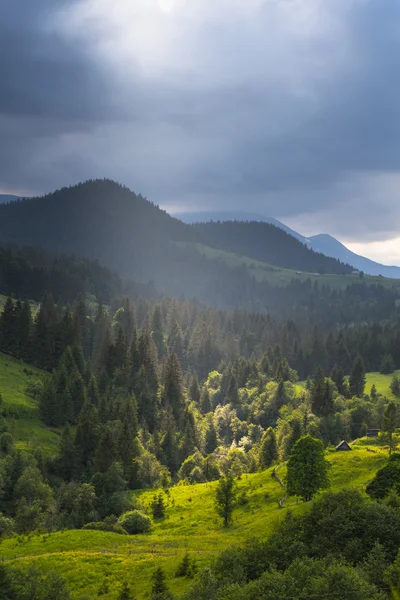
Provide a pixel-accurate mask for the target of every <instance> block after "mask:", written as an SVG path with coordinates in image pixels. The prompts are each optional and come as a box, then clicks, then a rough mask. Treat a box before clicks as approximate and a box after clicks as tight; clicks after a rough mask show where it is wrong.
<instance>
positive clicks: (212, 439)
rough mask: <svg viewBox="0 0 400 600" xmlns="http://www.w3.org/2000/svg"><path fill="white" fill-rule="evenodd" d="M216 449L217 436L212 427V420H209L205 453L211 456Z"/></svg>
mask: <svg viewBox="0 0 400 600" xmlns="http://www.w3.org/2000/svg"><path fill="white" fill-rule="evenodd" d="M217 448H218V435H217V432H216V429H215V427H214V423H213V421H212V419H210V423H209V425H208V428H207V431H206V445H205V453H206V454H207V455H208V454H212V453H213V452H214V450H216V449H217Z"/></svg>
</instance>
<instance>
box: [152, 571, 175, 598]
mask: <svg viewBox="0 0 400 600" xmlns="http://www.w3.org/2000/svg"><path fill="white" fill-rule="evenodd" d="M152 580H153V585H152V588H151V600H171V599H172V594H171V592H170V591H169V590H168V586H167V583H166V577H165V573H164V571H163V569H162V568H161V567H158V568H157V569H156V570H155V572H154V573H153V577H152Z"/></svg>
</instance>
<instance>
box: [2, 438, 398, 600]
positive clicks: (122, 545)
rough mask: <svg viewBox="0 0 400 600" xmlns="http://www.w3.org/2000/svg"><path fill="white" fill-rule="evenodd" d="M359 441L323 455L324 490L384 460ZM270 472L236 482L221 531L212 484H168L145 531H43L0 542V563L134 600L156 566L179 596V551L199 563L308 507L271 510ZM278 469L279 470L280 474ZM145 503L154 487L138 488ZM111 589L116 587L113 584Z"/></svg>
mask: <svg viewBox="0 0 400 600" xmlns="http://www.w3.org/2000/svg"><path fill="white" fill-rule="evenodd" d="M367 448H368V446H363V445H360V446H359V447H355V449H354V450H353V451H352V452H349V453H345V452H343V453H333V454H330V455H328V459H329V461H330V462H331V464H332V471H331V487H332V489H333V490H335V491H336V490H340V489H343V488H344V487H349V486H350V487H357V488H361V489H364V488H365V486H366V484H367V483H368V482H369V481H370V480H371V479H372V477H373V476H374V474H375V473H376V471H377V470H378V469H379V468H381V467H382V466H383V464H385V462H386V460H387V450H385V451H384V450H383V449H379V448H376V447H374V450H375V452H369V451H368V450H367ZM272 472H273V471H272V469H269V470H267V471H264V472H262V473H256V474H250V475H244V476H242V477H241V478H240V480H239V481H238V487H239V496H240V495H242V494H243V493H245V498H246V503H243V504H242V505H241V506H239V507H238V508H237V510H236V511H235V513H234V515H235V518H234V524H233V527H232V528H230V529H228V530H224V529H223V528H222V527H221V523H220V520H219V519H218V518H217V517H216V515H215V512H214V506H213V504H214V490H215V486H216V483H215V482H212V483H206V484H197V485H192V486H176V487H173V488H171V489H170V490H169V494H168V496H167V509H166V517H165V519H163V520H161V521H158V522H156V523H155V524H154V528H153V531H152V532H151V533H150V534H145V535H136V536H122V535H118V534H115V533H107V532H98V531H65V532H58V533H52V534H46V535H43V536H42V535H38V536H32V535H31V536H29V538H28V537H21V536H19V537H15V538H12V539H9V540H4V541H3V543H2V545H1V550H0V555H1V556H2V557H3V558H4V560H5V562H6V563H10V564H11V565H14V566H18V567H24V568H26V567H27V566H28V565H30V564H34V565H36V566H38V567H40V569H42V570H43V571H48V570H49V569H55V570H56V571H57V572H58V573H61V574H62V575H63V576H64V577H65V578H66V580H67V583H68V586H69V588H70V590H71V594H72V598H73V600H77V599H78V598H80V597H82V596H83V595H89V597H95V596H96V595H97V591H98V589H99V587H100V585H101V584H102V583H103V581H104V579H105V578H106V579H107V581H108V583H109V588H110V593H109V594H106V595H104V596H103V597H104V598H105V599H107V598H114V597H115V593H114V591H115V588H116V587H117V586H119V585H120V583H121V580H123V579H124V578H126V579H127V580H128V582H129V583H130V584H131V585H132V588H133V589H134V590H135V592H136V593H137V595H138V598H139V599H140V600H142V599H143V600H144V599H145V598H148V597H149V590H150V585H151V583H150V580H151V575H152V573H153V571H154V569H155V568H156V567H158V566H162V567H163V568H164V569H165V571H166V574H167V578H168V585H169V586H170V588H171V590H172V591H173V592H176V593H182V592H183V591H184V589H186V588H187V587H188V586H189V585H190V583H191V581H190V579H186V578H176V577H175V576H174V575H175V570H176V568H177V565H178V563H179V561H180V560H181V559H182V557H183V555H184V554H185V552H186V551H188V552H189V553H190V554H191V556H193V557H194V558H195V559H196V561H197V564H198V566H199V567H202V566H206V565H207V564H209V563H210V561H211V560H212V559H213V558H215V557H216V556H217V554H218V553H219V552H221V551H222V550H224V549H226V548H229V547H231V546H232V545H234V544H237V543H240V542H243V541H244V540H246V539H249V538H252V537H257V538H258V539H260V538H261V539H265V538H267V537H268V535H270V534H271V532H272V531H273V530H274V528H275V526H276V525H277V523H279V522H280V521H281V520H282V519H283V518H284V516H285V514H286V512H287V510H288V509H290V510H291V511H292V512H294V513H295V514H301V513H303V512H304V511H305V510H307V508H308V507H309V504H305V503H297V501H296V499H290V500H289V501H288V502H287V504H286V506H285V508H284V509H280V508H279V507H278V501H279V500H280V499H281V498H282V489H281V487H280V486H279V484H278V482H277V481H276V480H275V479H273V478H272ZM284 474H285V473H284V469H282V472H281V471H280V472H279V475H280V477H284ZM137 495H138V498H139V500H140V502H142V503H143V504H144V505H145V506H149V503H150V502H151V500H152V498H153V495H154V492H153V491H143V492H138V494H137ZM117 589H118V588H117Z"/></svg>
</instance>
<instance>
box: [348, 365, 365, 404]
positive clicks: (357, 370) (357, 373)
mask: <svg viewBox="0 0 400 600" xmlns="http://www.w3.org/2000/svg"><path fill="white" fill-rule="evenodd" d="M365 382H366V379H365V369H364V363H363V360H362V358H361V356H357V358H356V359H355V361H354V365H353V370H352V372H351V375H350V381H349V384H350V394H351V395H352V396H358V397H360V398H361V396H362V395H363V394H364V389H365Z"/></svg>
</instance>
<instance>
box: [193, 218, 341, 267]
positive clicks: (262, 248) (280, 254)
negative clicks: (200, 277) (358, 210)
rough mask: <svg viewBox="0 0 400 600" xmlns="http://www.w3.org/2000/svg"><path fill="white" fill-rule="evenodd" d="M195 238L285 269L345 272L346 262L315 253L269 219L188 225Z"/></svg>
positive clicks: (215, 246) (208, 244)
mask: <svg viewBox="0 0 400 600" xmlns="http://www.w3.org/2000/svg"><path fill="white" fill-rule="evenodd" d="M192 228H193V230H194V231H195V232H196V234H197V235H198V241H201V242H202V243H204V244H205V245H207V246H211V247H214V248H219V249H221V250H226V251H228V252H235V253H237V254H243V255H245V256H248V257H249V258H253V259H255V260H259V261H262V262H266V263H269V264H271V265H275V266H279V267H284V268H287V269H295V270H296V269H299V270H302V271H308V272H317V273H336V274H345V273H350V272H351V271H352V269H351V267H350V266H349V265H345V264H343V263H340V262H339V261H337V260H336V259H332V258H327V257H325V256H324V255H323V254H317V253H316V252H313V251H312V250H310V249H309V248H307V247H306V246H305V245H304V244H302V243H301V242H300V241H299V240H297V239H295V238H294V237H293V236H292V235H289V234H288V233H286V232H284V231H282V230H281V229H279V228H278V227H275V226H274V225H271V224H269V223H261V222H257V221H247V222H240V221H225V222H222V223H221V222H217V223H214V222H209V223H197V224H194V225H192Z"/></svg>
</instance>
